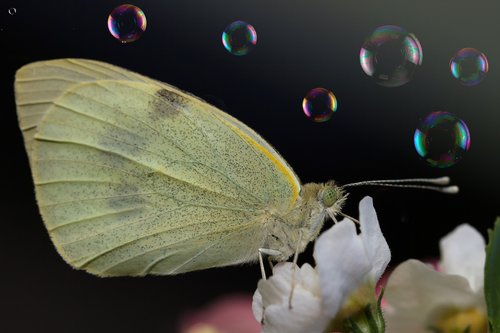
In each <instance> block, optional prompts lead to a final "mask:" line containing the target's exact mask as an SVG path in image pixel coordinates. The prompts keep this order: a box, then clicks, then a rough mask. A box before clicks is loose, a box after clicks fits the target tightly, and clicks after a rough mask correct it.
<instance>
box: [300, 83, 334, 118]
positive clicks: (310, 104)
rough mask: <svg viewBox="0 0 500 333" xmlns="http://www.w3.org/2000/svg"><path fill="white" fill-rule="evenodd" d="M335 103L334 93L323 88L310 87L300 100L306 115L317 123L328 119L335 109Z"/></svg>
mask: <svg viewBox="0 0 500 333" xmlns="http://www.w3.org/2000/svg"><path fill="white" fill-rule="evenodd" d="M337 105H338V103H337V98H335V95H334V94H333V93H332V92H331V91H330V90H327V89H325V88H314V89H312V90H311V91H309V92H308V93H307V95H306V97H304V100H303V101H302V109H303V110H304V113H305V114H306V116H307V117H308V118H309V119H311V120H313V121H315V122H317V123H322V122H325V121H327V120H329V119H330V118H331V117H332V115H333V113H334V112H335V111H336V110H337Z"/></svg>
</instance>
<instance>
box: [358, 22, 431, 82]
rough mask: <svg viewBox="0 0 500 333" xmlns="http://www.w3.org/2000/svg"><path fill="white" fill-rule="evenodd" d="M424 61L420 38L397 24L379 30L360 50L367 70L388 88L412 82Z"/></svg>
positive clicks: (364, 67) (364, 69) (365, 70)
mask: <svg viewBox="0 0 500 333" xmlns="http://www.w3.org/2000/svg"><path fill="white" fill-rule="evenodd" d="M422 60H423V53H422V46H421V45H420V42H419V41H418V39H417V37H415V35H414V34H412V33H409V32H408V31H406V30H405V29H403V28H401V27H398V26H395V25H384V26H381V27H378V28H377V29H375V31H374V32H373V33H372V34H371V35H370V36H369V37H368V38H367V39H366V41H365V43H364V44H363V46H362V47H361V51H360V53H359V61H360V63H361V67H362V68H363V71H364V72H365V73H366V74H367V75H368V76H371V77H372V78H373V79H374V80H375V82H377V83H378V84H379V85H381V86H384V87H399V86H402V85H403V84H405V83H407V82H408V81H410V80H411V78H412V76H413V74H414V72H415V69H417V67H419V66H420V65H422Z"/></svg>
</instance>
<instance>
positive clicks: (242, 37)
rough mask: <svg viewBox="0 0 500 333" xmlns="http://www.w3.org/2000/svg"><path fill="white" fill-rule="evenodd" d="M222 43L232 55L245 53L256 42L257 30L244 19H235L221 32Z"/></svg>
mask: <svg viewBox="0 0 500 333" xmlns="http://www.w3.org/2000/svg"><path fill="white" fill-rule="evenodd" d="M222 44H223V45H224V47H225V48H226V50H228V51H229V52H230V53H232V54H234V55H238V56H240V55H246V54H248V52H250V51H251V50H252V49H253V48H254V47H255V45H256V44H257V32H256V31H255V29H254V27H253V26H252V25H250V24H248V23H246V22H244V21H235V22H233V23H231V24H230V25H228V26H227V27H226V29H225V30H224V32H223V33H222Z"/></svg>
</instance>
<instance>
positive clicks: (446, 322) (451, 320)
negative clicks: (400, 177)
mask: <svg viewBox="0 0 500 333" xmlns="http://www.w3.org/2000/svg"><path fill="white" fill-rule="evenodd" d="M435 328H436V329H437V331H438V332H442V333H455V332H460V333H462V332H465V330H466V329H467V328H468V329H469V331H468V332H469V333H486V332H488V318H487V317H486V314H484V313H482V312H481V311H479V310H478V309H477V308H470V309H465V310H463V309H453V310H450V311H447V312H446V313H444V315H443V316H441V318H440V319H439V320H438V322H437V323H436V325H435Z"/></svg>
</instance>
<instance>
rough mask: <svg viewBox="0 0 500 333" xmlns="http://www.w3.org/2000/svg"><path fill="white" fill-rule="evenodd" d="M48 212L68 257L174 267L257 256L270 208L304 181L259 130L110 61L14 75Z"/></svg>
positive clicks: (99, 271)
mask: <svg viewBox="0 0 500 333" xmlns="http://www.w3.org/2000/svg"><path fill="white" fill-rule="evenodd" d="M15 87H16V103H17V106H18V116H19V122H20V125H21V128H22V129H23V134H24V137H25V144H26V149H27V151H28V155H29V157H30V164H31V167H32V173H33V179H34V182H35V188H36V195H37V200H38V205H39V208H40V212H41V214H42V217H43V219H44V222H45V225H46V227H47V230H48V231H49V234H50V236H51V238H52V240H53V242H54V244H55V246H56V248H57V250H58V252H59V253H60V254H61V255H62V257H63V258H64V259H65V260H66V261H67V262H68V263H69V264H71V265H72V266H74V267H76V268H81V269H85V270H87V271H88V272H90V273H93V274H96V275H101V276H110V275H144V274H148V273H151V274H176V273H180V272H186V271H191V270H197V269H203V268H209V267H215V266H224V265H231V264H236V263H240V262H246V261H249V260H253V259H255V257H256V253H257V248H258V247H260V246H261V245H262V242H263V240H264V238H265V237H266V236H267V235H266V230H265V226H264V224H263V214H264V210H265V209H278V210H281V211H284V210H287V209H289V208H290V207H292V206H293V205H294V203H295V200H296V199H297V196H298V192H299V189H300V183H299V181H298V179H297V177H296V176H295V174H294V173H293V171H292V170H291V168H290V167H289V166H288V165H287V164H286V162H284V160H283V159H282V158H281V157H280V156H279V154H277V153H276V152H275V151H274V149H272V147H270V146H269V145H268V144H267V143H266V142H265V141H264V140H263V139H262V138H260V137H259V136H258V134H256V133H255V132H253V131H252V130H251V129H249V128H248V127H246V126H245V125H244V124H242V123H240V122H239V121H237V120H236V119H234V118H232V117H230V116H229V115H227V114H225V113H223V112H222V111H219V110H217V109H215V108H214V107H212V106H210V105H208V104H206V103H205V102H203V101H201V100H199V99H197V98H195V97H194V96H191V95H188V94H186V93H183V92H181V91H179V90H178V89H176V88H174V87H172V86H169V85H166V84H163V83H160V82H158V81H154V80H151V79H149V78H146V77H143V76H141V75H139V74H135V73H132V72H129V71H126V70H124V69H121V68H118V67H114V66H111V65H108V64H105V63H100V62H96V61H89V60H81V59H79V60H72V59H63V60H54V61H48V62H41V63H34V64H30V65H27V66H25V67H23V68H22V69H20V70H19V71H18V73H17V75H16V85H15Z"/></svg>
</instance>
